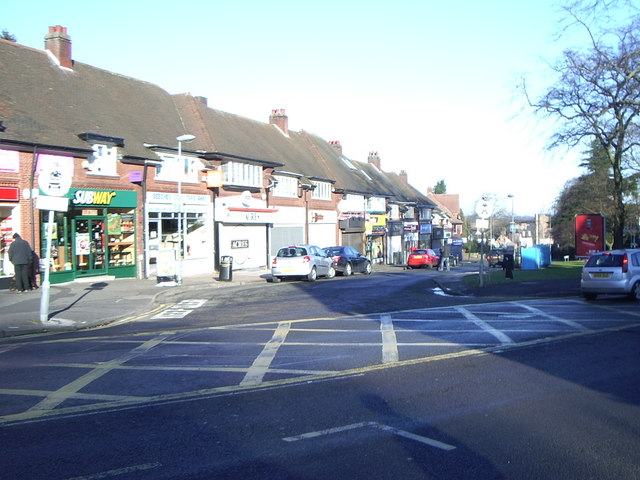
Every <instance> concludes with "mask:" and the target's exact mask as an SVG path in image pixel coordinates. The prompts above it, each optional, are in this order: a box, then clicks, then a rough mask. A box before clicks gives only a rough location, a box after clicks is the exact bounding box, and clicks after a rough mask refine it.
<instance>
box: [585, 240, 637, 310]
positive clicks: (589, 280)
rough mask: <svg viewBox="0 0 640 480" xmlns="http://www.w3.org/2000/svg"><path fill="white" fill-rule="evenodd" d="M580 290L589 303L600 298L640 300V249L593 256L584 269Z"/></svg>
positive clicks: (600, 253)
mask: <svg viewBox="0 0 640 480" xmlns="http://www.w3.org/2000/svg"><path fill="white" fill-rule="evenodd" d="M580 288H581V289H582V295H584V298H586V299H587V300H595V299H596V297H597V296H598V295H600V294H612V295H628V296H629V297H630V298H632V299H635V300H640V249H637V250H610V251H606V252H598V253H594V254H593V255H591V256H590V257H589V260H587V263H585V264H584V267H583V268H582V278H581V279H580Z"/></svg>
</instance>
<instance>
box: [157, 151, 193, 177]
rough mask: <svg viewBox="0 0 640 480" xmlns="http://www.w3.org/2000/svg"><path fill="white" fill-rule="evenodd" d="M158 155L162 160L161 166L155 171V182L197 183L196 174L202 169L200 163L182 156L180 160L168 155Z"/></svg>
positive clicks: (175, 156)
mask: <svg viewBox="0 0 640 480" xmlns="http://www.w3.org/2000/svg"><path fill="white" fill-rule="evenodd" d="M158 155H159V156H160V158H161V159H162V165H160V166H159V167H158V169H157V170H156V180H164V181H167V182H177V181H181V182H187V183H198V172H199V170H200V168H202V162H200V161H199V160H197V159H195V158H193V157H188V156H186V155H184V154H183V155H182V158H179V157H178V155H173V154H169V153H159V154H158Z"/></svg>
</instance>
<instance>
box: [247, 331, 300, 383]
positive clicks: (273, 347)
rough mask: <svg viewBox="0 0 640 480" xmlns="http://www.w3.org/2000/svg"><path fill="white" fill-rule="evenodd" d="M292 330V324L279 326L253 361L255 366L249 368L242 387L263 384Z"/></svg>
mask: <svg viewBox="0 0 640 480" xmlns="http://www.w3.org/2000/svg"><path fill="white" fill-rule="evenodd" d="M290 328H291V322H283V323H279V324H278V328H276V331H275V332H273V336H272V337H271V340H269V341H268V342H267V344H266V345H265V346H264V348H263V349H262V352H260V355H258V357H257V358H256V359H255V360H254V361H253V364H252V365H251V367H249V370H248V371H247V374H246V375H245V376H244V378H243V379H242V381H241V382H240V386H247V385H260V384H261V383H262V379H263V378H264V376H265V374H266V373H267V371H268V370H269V367H270V366H271V362H273V359H274V358H275V356H276V353H278V349H279V348H280V346H281V345H282V344H283V343H284V340H285V339H286V338H287V334H288V333H289V329H290Z"/></svg>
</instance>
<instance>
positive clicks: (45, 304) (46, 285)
mask: <svg viewBox="0 0 640 480" xmlns="http://www.w3.org/2000/svg"><path fill="white" fill-rule="evenodd" d="M52 236H53V210H49V215H48V217H47V243H46V247H45V248H46V251H45V257H44V265H45V268H44V280H43V281H42V286H41V287H42V290H41V294H40V323H46V322H47V321H48V320H49V298H50V288H51V282H50V280H49V270H50V268H49V265H50V263H51V237H52Z"/></svg>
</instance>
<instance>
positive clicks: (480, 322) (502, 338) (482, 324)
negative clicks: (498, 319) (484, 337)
mask: <svg viewBox="0 0 640 480" xmlns="http://www.w3.org/2000/svg"><path fill="white" fill-rule="evenodd" d="M454 308H455V310H456V311H458V312H460V313H461V314H462V315H463V316H464V318H466V319H467V320H470V321H472V322H473V323H475V324H476V325H477V326H478V327H480V328H481V329H482V330H484V331H485V332H487V333H490V334H491V335H493V336H494V337H496V338H497V339H498V340H500V342H501V343H513V340H512V339H511V337H509V336H508V335H506V334H505V333H504V332H501V331H500V330H497V329H495V328H493V327H492V326H491V325H489V324H488V323H487V322H485V321H484V320H481V319H480V318H478V317H476V316H475V315H474V314H473V313H471V312H470V311H469V310H467V309H466V308H463V307H454Z"/></svg>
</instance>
